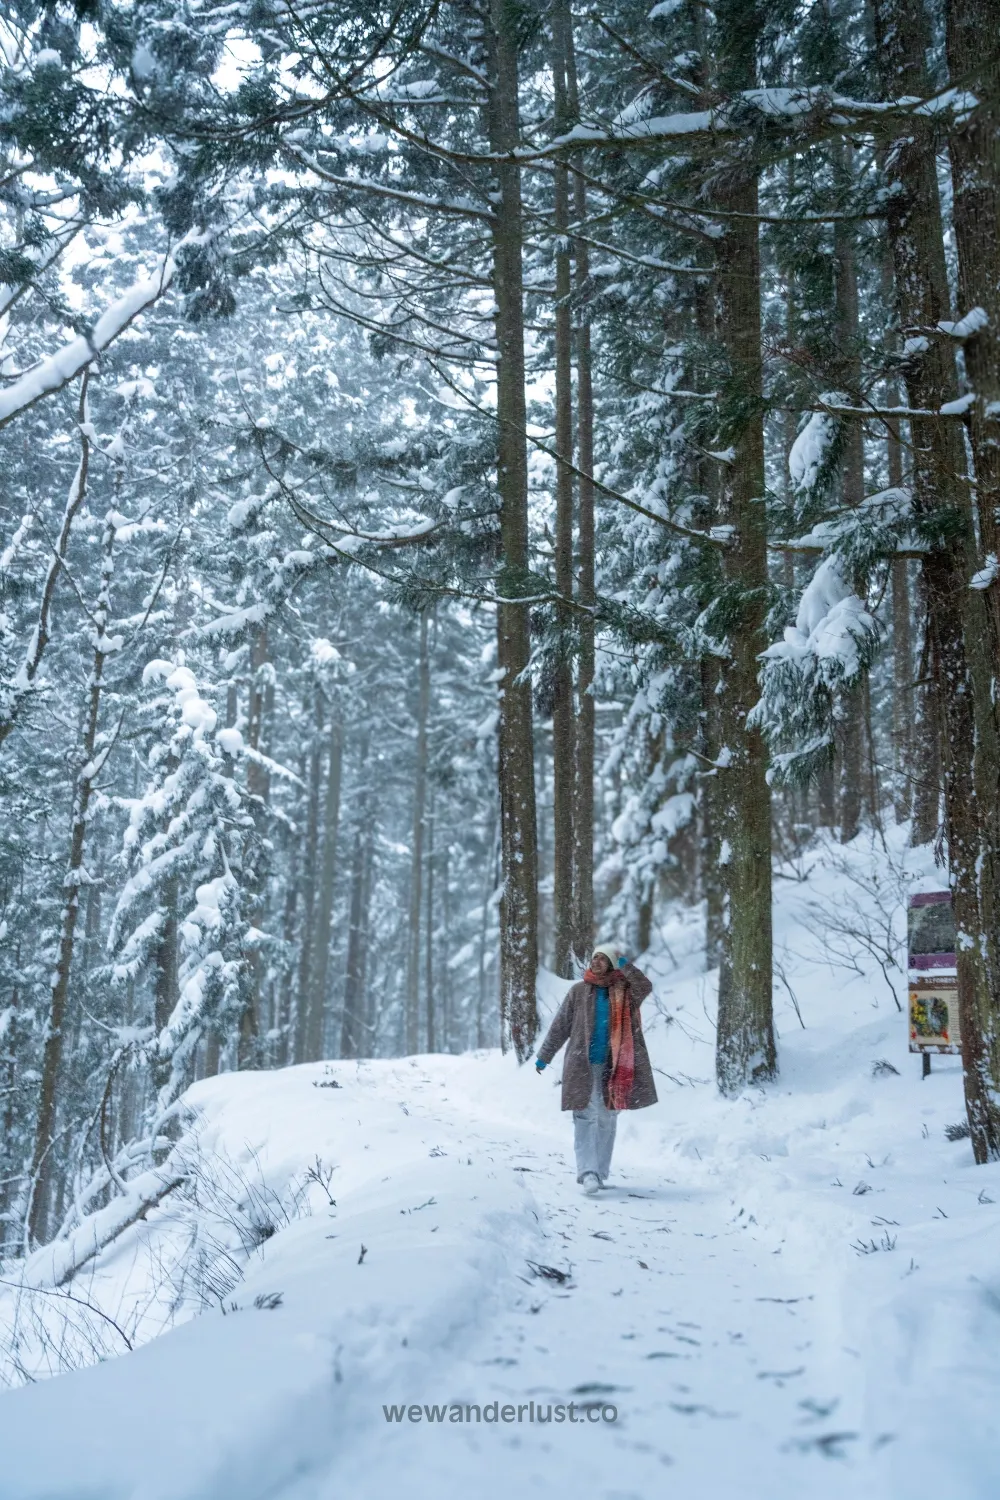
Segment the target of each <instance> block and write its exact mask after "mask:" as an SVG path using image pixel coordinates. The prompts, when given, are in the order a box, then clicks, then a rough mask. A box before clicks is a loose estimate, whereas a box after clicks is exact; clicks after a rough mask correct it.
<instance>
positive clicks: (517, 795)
mask: <svg viewBox="0 0 1000 1500" xmlns="http://www.w3.org/2000/svg"><path fill="white" fill-rule="evenodd" d="M521 20H522V10H521V7H520V5H519V4H518V0H489V24H488V26H487V55H488V61H489V80H490V91H489V111H488V113H489V133H490V145H491V148H492V149H493V151H495V152H497V153H504V154H512V153H514V152H515V151H516V150H517V149H518V147H519V145H520V125H519V118H518V33H519V29H520V26H521ZM496 176H497V182H498V187H499V195H498V200H497V204H496V213H495V215H494V219H493V295H494V299H495V304H496V313H495V323H496V338H497V348H498V359H497V418H498V435H497V448H498V452H497V489H498V491H499V496H500V548H501V554H502V561H501V567H500V572H499V577H498V579H497V592H498V594H499V596H500V599H501V601H502V602H501V603H499V604H498V605H497V663H498V667H499V669H500V671H501V672H502V673H503V676H502V679H501V682H500V689H499V692H500V705H499V706H500V713H499V723H498V770H499V784H500V822H501V840H500V843H501V851H502V864H503V896H502V898H501V903H500V1021H501V1040H502V1044H503V1045H504V1046H505V1047H506V1046H507V1045H508V1044H511V1045H513V1048H514V1051H515V1053H516V1055H517V1057H518V1060H519V1061H524V1059H525V1058H526V1057H527V1056H528V1055H529V1053H530V1051H531V1048H532V1045H533V1043H534V1039H535V1034H536V1032H537V1030H538V1012H537V1008H536V1004H535V980H536V975H537V971H538V859H537V847H536V827H535V767H534V750H533V736H532V712H531V682H530V680H529V677H528V663H529V660H530V654H531V643H530V636H529V610H528V606H527V604H522V603H520V602H518V596H519V595H524V594H525V593H526V592H527V591H528V589H529V588H530V579H529V555H528V453H527V434H526V411H525V395H524V281H523V272H522V265H521V251H522V245H523V241H524V224H523V212H522V205H521V169H520V167H519V165H518V164H517V162H516V161H515V160H513V159H511V160H508V161H505V162H503V163H501V164H500V165H499V166H498V167H497V168H496Z"/></svg>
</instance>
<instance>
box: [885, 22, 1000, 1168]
mask: <svg viewBox="0 0 1000 1500" xmlns="http://www.w3.org/2000/svg"><path fill="white" fill-rule="evenodd" d="M874 17H875V32H876V48H877V55H878V63H879V68H880V71H881V80H882V86H883V92H884V94H885V96H886V97H887V98H893V97H900V96H901V95H911V94H913V93H914V92H915V91H917V90H920V91H924V90H926V89H927V88H928V86H929V80H928V78H927V75H926V62H925V59H926V56H927V51H928V47H929V43H930V37H929V35H928V28H927V22H926V15H925V13H924V10H923V7H922V5H921V4H920V3H919V0H874ZM886 175H887V179H888V186H889V192H888V195H887V198H886V206H887V230H888V238H889V244H890V247H891V250H892V256H893V265H894V269H895V279H896V290H897V296H898V298H899V310H900V323H901V326H902V330H903V333H904V334H905V335H910V336H915V338H916V339H917V340H919V342H915V343H914V344H913V345H912V346H911V353H910V357H909V359H908V360H907V362H906V365H905V376H906V388H907V398H908V401H909V404H910V406H911V407H913V408H918V409H922V410H931V411H938V410H940V408H941V406H942V405H943V404H944V403H945V402H948V401H951V400H954V399H955V396H956V394H957V381H956V373H955V363H954V356H953V353H952V350H951V348H950V346H949V344H948V341H947V340H946V339H943V338H941V337H940V336H936V335H935V332H934V331H935V330H936V329H937V327H938V324H939V323H940V322H942V321H947V320H948V318H949V314H950V307H949V300H948V280H947V273H946V269H945V258H944V246H943V237H942V223H941V209H940V202H939V197H938V183H937V175H936V162H935V141H934V135H933V127H932V126H931V125H930V124H929V123H927V124H925V123H922V122H914V125H913V128H912V130H911V131H910V133H909V134H908V135H907V136H906V137H904V138H902V139H899V140H897V141H895V142H894V144H893V147H892V150H891V151H890V152H888V153H887V157H886ZM928 332H930V335H931V336H930V337H928ZM910 430H911V434H912V439H913V454H914V476H913V480H914V483H913V489H914V511H915V513H916V516H917V518H918V521H919V522H920V523H921V524H922V527H923V529H924V532H925V535H926V536H927V537H928V540H929V541H930V544H931V550H930V551H929V553H928V554H927V557H926V561H925V562H924V564H923V576H924V580H925V584H926V589H927V604H928V626H929V631H930V636H931V646H932V651H933V656H934V659H936V662H937V666H938V674H937V675H938V682H939V685H940V691H941V696H942V710H943V714H942V717H943V723H944V742H943V762H944V792H945V797H944V801H945V826H946V829H947V835H948V858H949V866H950V878H951V887H952V904H953V908H954V912H955V921H956V927H957V929H958V953H957V959H958V997H959V1008H960V1012H961V1020H962V1046H963V1073H964V1082H965V1101H966V1110H967V1113H968V1118H969V1127H970V1131H971V1138H972V1148H973V1153H974V1156H975V1159H976V1161H977V1162H984V1161H987V1160H991V1159H997V1158H1000V1024H998V1023H1000V973H998V965H997V962H996V945H997V932H996V926H995V919H996V904H995V886H994V880H995V874H996V870H995V861H996V858H997V855H996V850H995V849H994V848H991V847H990V845H989V841H988V839H984V833H985V832H986V831H987V830H988V828H989V825H990V823H991V821H992V810H991V808H990V807H989V804H988V802H987V801H986V800H984V798H988V797H989V796H990V795H991V794H992V797H993V799H994V802H995V798H996V784H995V781H994V782H993V785H992V787H990V786H989V782H990V779H991V777H992V774H993V771H992V767H995V764H996V761H997V743H996V741H997V735H996V720H995V713H994V707H993V703H992V687H993V672H994V670H995V669H994V667H993V664H992V663H991V661H990V652H989V637H990V629H989V622H988V618H987V610H986V606H985V601H984V599H983V597H982V592H981V591H979V590H976V589H972V588H970V587H969V583H970V580H971V578H972V575H973V572H974V570H975V567H976V563H977V555H976V537H975V524H974V512H973V505H972V500H971V495H970V492H969V486H968V483H967V481H966V479H965V474H964V470H965V463H964V452H963V447H962V440H961V434H960V432H959V430H958V428H957V426H956V424H955V423H952V422H941V421H936V420H934V419H933V418H930V419H927V418H923V417H912V418H911V419H910ZM988 921H992V923H993V925H992V926H988V925H987V922H988Z"/></svg>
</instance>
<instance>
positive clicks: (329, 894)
mask: <svg viewBox="0 0 1000 1500" xmlns="http://www.w3.org/2000/svg"><path fill="white" fill-rule="evenodd" d="M343 762H344V733H343V726H342V724H341V722H340V718H339V716H338V715H337V714H336V713H333V714H332V717H331V720H330V752H329V760H328V763H327V772H326V795H325V797H324V802H323V868H322V871H321V873H320V884H319V892H318V895H317V900H316V938H315V943H314V950H315V951H314V956H313V976H312V987H311V989H310V992H309V1015H308V1018H307V1021H306V1046H307V1050H308V1054H309V1057H310V1058H311V1059H316V1058H319V1057H321V1056H322V1055H323V1021H324V1018H325V1015H326V1004H327V987H328V981H329V975H330V933H331V930H332V925H333V894H334V888H335V885H336V878H337V850H338V837H337V835H338V830H339V826H340V792H341V781H342V776H343Z"/></svg>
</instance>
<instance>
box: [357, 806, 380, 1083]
mask: <svg viewBox="0 0 1000 1500" xmlns="http://www.w3.org/2000/svg"><path fill="white" fill-rule="evenodd" d="M376 839H377V829H376V828H375V827H373V826H372V821H371V820H369V822H368V827H367V830H366V837H365V872H364V880H363V882H362V887H361V927H360V931H361V957H360V961H359V964H358V974H359V976H360V986H361V991H362V993H363V994H364V997H365V1005H364V1016H365V1029H364V1035H363V1037H362V1040H361V1050H360V1052H359V1054H358V1055H359V1056H360V1057H374V1056H375V1044H376V1037H377V1034H378V995H379V987H378V985H376V984H375V982H374V980H375V974H374V970H372V971H369V966H368V951H369V947H370V937H371V906H372V881H373V880H374V877H375V844H376ZM369 980H371V983H369Z"/></svg>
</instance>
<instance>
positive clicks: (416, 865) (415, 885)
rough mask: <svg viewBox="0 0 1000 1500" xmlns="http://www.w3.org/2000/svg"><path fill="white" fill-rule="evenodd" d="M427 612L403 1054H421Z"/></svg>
mask: <svg viewBox="0 0 1000 1500" xmlns="http://www.w3.org/2000/svg"><path fill="white" fill-rule="evenodd" d="M427 625H428V615H427V611H426V610H424V612H423V613H422V614H421V616H420V658H419V663H418V667H417V743H416V760H415V764H414V771H413V842H412V845H411V847H410V925H409V957H408V960H407V965H406V1050H407V1052H408V1053H409V1054H410V1056H412V1055H413V1053H414V1052H418V1051H419V1050H420V921H421V916H422V914H423V873H424V819H425V816H426V804H427V719H428V714H429V712H430V702H431V663H430V652H429V651H428V647H427Z"/></svg>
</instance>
